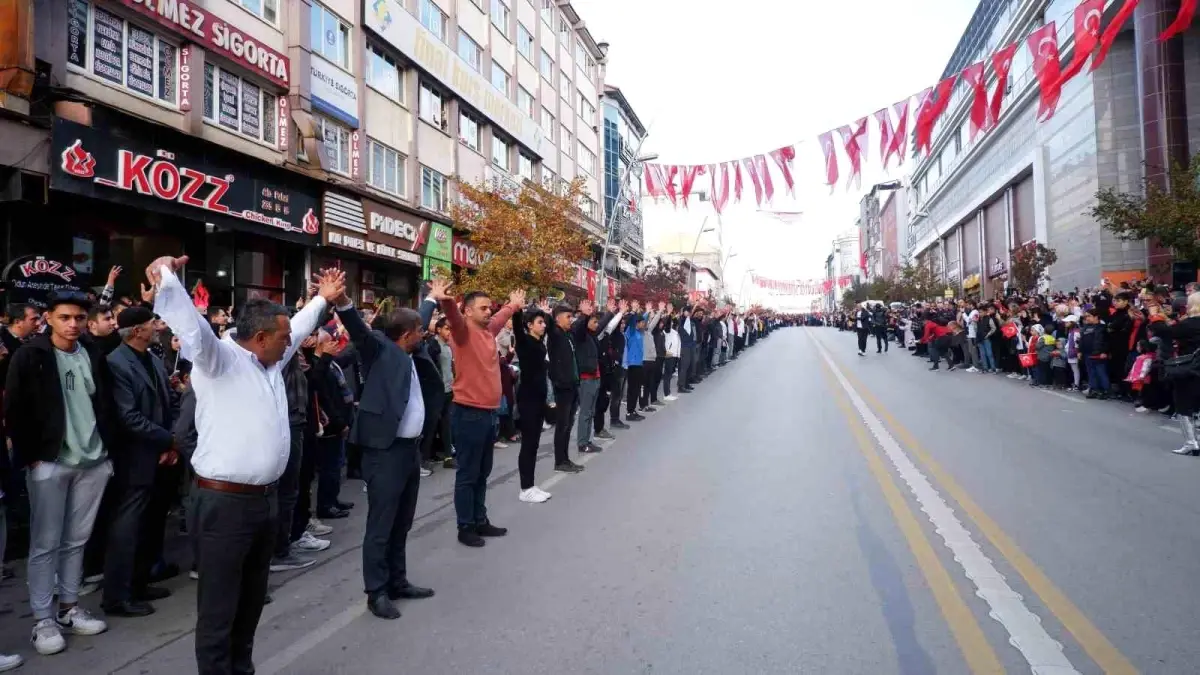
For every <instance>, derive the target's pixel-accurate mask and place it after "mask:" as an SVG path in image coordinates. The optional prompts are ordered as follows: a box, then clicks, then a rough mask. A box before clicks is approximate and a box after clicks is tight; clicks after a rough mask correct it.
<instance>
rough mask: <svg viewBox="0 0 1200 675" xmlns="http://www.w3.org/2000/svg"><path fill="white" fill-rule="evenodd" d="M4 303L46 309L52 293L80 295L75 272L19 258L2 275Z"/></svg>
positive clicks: (59, 265) (36, 258)
mask: <svg viewBox="0 0 1200 675" xmlns="http://www.w3.org/2000/svg"><path fill="white" fill-rule="evenodd" d="M3 283H4V293H5V302H7V303H8V304H10V305H11V304H19V303H27V304H31V305H34V306H36V307H40V308H43V309H45V307H46V299H47V297H48V296H49V295H50V293H51V292H52V291H65V290H72V291H79V290H80V288H79V284H78V283H77V281H76V274H75V268H74V267H71V266H70V265H68V264H67V263H64V262H61V261H59V260H54V259H53V258H46V257H43V256H40V255H28V256H22V257H20V258H17V259H16V260H13V261H12V262H10V263H8V265H7V266H5V268H4V273H3Z"/></svg>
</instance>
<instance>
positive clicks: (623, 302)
mask: <svg viewBox="0 0 1200 675" xmlns="http://www.w3.org/2000/svg"><path fill="white" fill-rule="evenodd" d="M618 308H619V309H620V311H621V313H622V314H627V313H628V312H629V301H628V300H626V299H625V298H621V302H620V303H618Z"/></svg>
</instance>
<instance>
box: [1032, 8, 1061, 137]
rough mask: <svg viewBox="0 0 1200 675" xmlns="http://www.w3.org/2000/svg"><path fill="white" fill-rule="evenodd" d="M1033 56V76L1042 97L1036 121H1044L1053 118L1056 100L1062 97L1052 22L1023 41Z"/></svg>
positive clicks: (1055, 37) (1056, 46) (1056, 45)
mask: <svg viewBox="0 0 1200 675" xmlns="http://www.w3.org/2000/svg"><path fill="white" fill-rule="evenodd" d="M1025 44H1026V45H1028V46H1029V52H1030V53H1031V54H1032V55H1033V74H1034V76H1035V77H1037V81H1038V86H1039V88H1040V89H1041V92H1042V96H1041V99H1040V100H1039V101H1038V113H1037V116H1038V120H1040V121H1045V120H1048V119H1050V118H1051V117H1053V116H1054V110H1055V108H1057V107H1058V99H1059V97H1060V96H1061V95H1062V83H1061V82H1059V80H1058V78H1059V76H1060V75H1061V74H1062V66H1061V64H1059V61H1058V34H1057V33H1056V32H1055V26H1054V22H1053V21H1051V22H1050V23H1048V24H1046V25H1044V26H1042V27H1041V28H1039V29H1037V30H1035V31H1033V32H1032V33H1030V34H1029V37H1028V38H1026V39H1025Z"/></svg>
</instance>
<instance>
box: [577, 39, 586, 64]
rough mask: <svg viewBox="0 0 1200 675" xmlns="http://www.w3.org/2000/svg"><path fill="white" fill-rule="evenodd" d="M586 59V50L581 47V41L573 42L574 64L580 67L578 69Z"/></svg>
mask: <svg viewBox="0 0 1200 675" xmlns="http://www.w3.org/2000/svg"><path fill="white" fill-rule="evenodd" d="M586 59H587V48H586V47H584V46H583V40H576V41H575V63H578V64H579V65H580V67H582V66H583V64H584V62H585V60H586Z"/></svg>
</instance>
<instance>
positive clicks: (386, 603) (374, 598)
mask: <svg viewBox="0 0 1200 675" xmlns="http://www.w3.org/2000/svg"><path fill="white" fill-rule="evenodd" d="M367 609H369V610H371V613H372V614H374V615H375V616H377V617H379V618H381V619H399V618H400V610H398V609H396V605H395V604H393V603H392V601H391V599H390V598H388V594H387V593H376V594H374V595H371V596H368V597H367Z"/></svg>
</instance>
